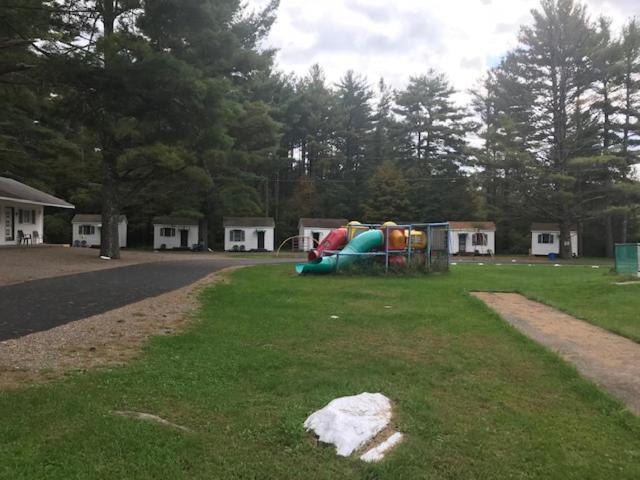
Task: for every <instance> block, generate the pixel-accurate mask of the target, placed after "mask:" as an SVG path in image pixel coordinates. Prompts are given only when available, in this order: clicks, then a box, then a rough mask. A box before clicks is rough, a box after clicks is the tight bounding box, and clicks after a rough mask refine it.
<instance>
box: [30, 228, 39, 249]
mask: <svg viewBox="0 0 640 480" xmlns="http://www.w3.org/2000/svg"><path fill="white" fill-rule="evenodd" d="M31 241H32V243H33V244H34V245H35V244H37V243H40V232H38V231H37V230H34V231H33V233H32V234H31Z"/></svg>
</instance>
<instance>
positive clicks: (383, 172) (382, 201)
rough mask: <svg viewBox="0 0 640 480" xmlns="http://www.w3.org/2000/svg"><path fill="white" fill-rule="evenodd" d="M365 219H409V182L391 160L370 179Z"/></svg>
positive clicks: (377, 220) (364, 207)
mask: <svg viewBox="0 0 640 480" xmlns="http://www.w3.org/2000/svg"><path fill="white" fill-rule="evenodd" d="M367 187H368V194H367V199H366V201H365V202H364V204H363V211H364V219H365V221H370V222H381V221H387V220H393V219H395V220H401V221H402V220H404V221H406V220H407V212H408V211H409V207H410V203H409V184H408V183H407V181H406V179H405V178H404V176H403V175H402V172H401V171H400V170H399V169H398V168H397V167H396V166H395V165H394V164H393V163H392V162H391V161H389V160H387V161H385V162H383V163H382V165H380V166H379V167H378V168H377V169H376V171H375V173H374V174H373V176H371V178H370V179H369V181H368V185H367Z"/></svg>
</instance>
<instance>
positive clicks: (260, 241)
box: [258, 232, 264, 250]
mask: <svg viewBox="0 0 640 480" xmlns="http://www.w3.org/2000/svg"><path fill="white" fill-rule="evenodd" d="M258 250H264V232H258Z"/></svg>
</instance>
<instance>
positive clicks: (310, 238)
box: [298, 218, 349, 252]
mask: <svg viewBox="0 0 640 480" xmlns="http://www.w3.org/2000/svg"><path fill="white" fill-rule="evenodd" d="M347 223H349V220H347V219H346V218H301V219H300V221H299V222H298V235H299V236H300V239H299V242H298V245H299V247H298V248H299V249H300V250H303V251H305V252H308V251H309V250H312V249H314V248H315V247H316V246H318V245H319V244H320V243H322V240H324V237H326V236H327V235H328V234H329V232H331V230H335V229H336V228H340V227H344V226H345V225H347Z"/></svg>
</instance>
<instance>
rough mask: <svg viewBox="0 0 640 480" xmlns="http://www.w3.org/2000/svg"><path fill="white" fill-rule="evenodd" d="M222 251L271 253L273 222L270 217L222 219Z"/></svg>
mask: <svg viewBox="0 0 640 480" xmlns="http://www.w3.org/2000/svg"><path fill="white" fill-rule="evenodd" d="M222 226H223V227H224V249H225V251H227V252H238V251H242V252H244V251H249V252H250V251H258V252H273V250H274V242H275V222H274V220H273V218H270V217H224V219H223V220H222Z"/></svg>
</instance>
